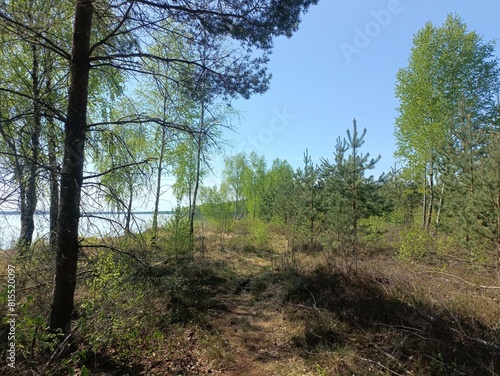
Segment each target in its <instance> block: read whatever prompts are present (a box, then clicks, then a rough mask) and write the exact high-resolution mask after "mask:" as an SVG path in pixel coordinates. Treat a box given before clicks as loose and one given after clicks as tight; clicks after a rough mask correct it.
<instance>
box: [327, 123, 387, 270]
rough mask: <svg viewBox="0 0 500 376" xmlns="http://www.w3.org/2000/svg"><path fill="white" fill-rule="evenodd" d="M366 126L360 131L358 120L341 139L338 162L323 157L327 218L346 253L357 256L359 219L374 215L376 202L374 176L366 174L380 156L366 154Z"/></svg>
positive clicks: (340, 248) (339, 244)
mask: <svg viewBox="0 0 500 376" xmlns="http://www.w3.org/2000/svg"><path fill="white" fill-rule="evenodd" d="M365 134H366V129H364V130H363V132H362V133H361V134H359V133H358V129H357V125H356V120H354V122H353V129H352V132H351V131H350V130H347V140H346V139H341V138H340V137H339V138H338V139H337V143H336V145H335V151H334V157H335V159H334V162H330V161H329V160H327V159H322V161H321V162H322V166H321V180H322V182H323V186H324V188H323V197H322V199H323V200H324V202H325V203H326V206H325V210H326V221H327V223H328V225H329V228H330V229H331V231H332V232H333V234H334V239H332V240H333V241H334V242H335V243H336V244H337V245H338V246H339V250H340V251H341V252H342V253H343V254H344V255H346V256H347V255H350V256H354V262H355V263H356V260H357V251H358V248H359V240H360V239H359V234H360V230H361V229H360V227H359V222H360V220H361V219H362V218H364V217H367V216H370V215H371V213H370V210H369V209H370V203H371V202H373V200H374V198H375V196H374V195H373V189H372V188H373V187H374V185H373V184H372V183H373V179H372V178H371V177H368V178H367V177H366V176H365V173H366V171H367V170H369V169H372V168H373V167H374V166H375V164H376V163H377V162H378V161H379V159H380V156H378V157H377V158H375V159H370V155H369V154H362V153H361V152H360V150H359V149H360V148H361V147H362V146H363V144H364V137H365Z"/></svg>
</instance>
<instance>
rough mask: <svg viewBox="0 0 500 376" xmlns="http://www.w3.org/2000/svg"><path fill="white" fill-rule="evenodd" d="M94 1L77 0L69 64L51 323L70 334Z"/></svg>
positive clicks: (52, 325) (55, 328) (55, 329)
mask: <svg viewBox="0 0 500 376" xmlns="http://www.w3.org/2000/svg"><path fill="white" fill-rule="evenodd" d="M92 13H93V1H92V0H77V2H76V11H75V22H74V30H73V47H72V50H73V51H72V57H71V65H70V87H69V97H68V112H67V118H66V123H65V129H64V136H65V137H64V159H63V163H62V173H61V196H60V209H59V222H58V231H57V256H56V275H55V281H54V292H53V300H52V306H51V311H50V317H49V326H50V328H51V329H52V330H53V331H62V333H64V334H65V335H68V334H70V333H71V314H72V312H73V308H74V294H75V287H76V271H77V263H78V249H79V246H78V222H79V219H80V198H81V187H82V182H83V160H84V149H85V137H86V132H87V101H88V86H89V72H90V61H89V47H90V32H91V28H92Z"/></svg>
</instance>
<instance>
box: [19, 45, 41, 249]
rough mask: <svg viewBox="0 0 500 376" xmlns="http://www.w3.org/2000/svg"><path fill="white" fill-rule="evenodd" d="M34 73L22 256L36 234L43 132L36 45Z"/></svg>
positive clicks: (34, 48) (32, 76)
mask: <svg viewBox="0 0 500 376" xmlns="http://www.w3.org/2000/svg"><path fill="white" fill-rule="evenodd" d="M31 53H32V59H33V60H32V63H33V66H32V71H31V84H32V91H33V128H32V130H31V140H30V146H31V155H30V156H29V157H28V158H26V164H27V165H28V168H29V173H28V177H27V179H28V180H27V181H26V186H25V192H24V195H23V196H24V200H22V201H21V233H20V235H19V241H18V246H19V251H20V253H21V254H25V253H27V252H28V250H29V248H30V246H31V242H32V240H33V233H34V232H35V218H34V216H35V211H36V204H37V195H36V187H37V184H36V182H37V175H38V160H39V154H40V133H41V130H42V114H41V109H40V79H39V63H38V49H37V46H36V45H32V46H31Z"/></svg>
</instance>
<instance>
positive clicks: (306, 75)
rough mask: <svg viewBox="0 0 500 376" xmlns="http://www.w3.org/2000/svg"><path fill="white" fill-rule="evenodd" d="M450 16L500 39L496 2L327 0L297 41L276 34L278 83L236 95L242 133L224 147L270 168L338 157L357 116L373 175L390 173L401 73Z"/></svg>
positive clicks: (315, 10) (230, 136)
mask: <svg viewBox="0 0 500 376" xmlns="http://www.w3.org/2000/svg"><path fill="white" fill-rule="evenodd" d="M449 13H457V14H458V15H459V16H460V17H461V18H462V19H463V20H464V21H465V23H466V24H467V26H468V28H469V30H476V31H477V32H478V33H479V34H480V35H483V36H484V40H485V41H490V40H493V39H496V38H498V37H500V29H499V27H498V22H499V19H498V16H499V15H500V2H498V1H497V0H489V1H488V0H479V1H474V2H473V1H465V0H462V1H459V0H440V1H435V0H434V1H430V0H420V1H417V0H371V1H368V0H364V1H362V0H357V1H347V0H320V2H319V4H318V5H317V6H314V7H312V8H311V9H310V11H309V12H308V13H307V14H305V15H304V16H303V20H302V23H301V24H300V27H299V30H298V31H297V32H296V33H295V34H294V35H293V37H292V38H290V39H287V38H279V39H277V40H276V42H275V47H274V51H273V54H272V56H271V61H270V64H269V71H270V72H271V73H272V75H273V79H272V81H271V88H270V90H269V91H268V92H267V93H265V94H263V95H260V96H254V97H252V98H251V99H249V100H237V101H235V102H234V104H233V105H234V107H235V108H237V109H239V110H240V111H241V112H242V114H241V120H240V121H239V122H238V123H235V124H234V125H235V126H236V129H237V130H236V132H231V133H226V134H225V137H226V139H229V140H231V142H232V143H233V147H230V148H227V149H226V154H227V155H233V154H236V153H238V152H240V151H247V152H249V151H251V150H255V151H256V152H257V154H259V155H265V157H266V160H267V161H268V165H270V164H271V162H272V160H273V159H275V158H281V159H286V160H288V161H289V162H290V163H291V164H292V166H294V167H299V166H301V165H302V157H303V153H304V151H305V149H306V148H307V149H308V150H309V154H310V155H311V156H312V158H313V160H314V161H315V162H316V163H318V162H319V159H320V158H321V157H325V158H330V159H331V157H332V155H333V154H332V153H333V150H334V145H335V141H336V139H337V137H338V136H342V137H344V136H345V135H346V129H347V128H350V127H351V126H352V120H353V118H354V117H355V118H356V119H357V122H358V128H364V127H366V128H367V135H366V137H365V141H366V142H365V145H364V149H363V150H364V152H368V153H370V155H371V156H373V157H375V156H377V155H379V154H380V155H381V156H382V159H381V160H380V162H379V163H378V165H377V168H376V169H375V170H373V175H374V176H375V177H378V176H379V175H380V174H381V173H382V172H387V171H389V170H390V168H391V166H394V163H395V159H394V156H393V154H394V151H395V139H394V135H393V134H394V120H395V118H396V116H397V112H396V108H397V106H398V102H397V100H396V99H395V97H394V87H395V82H396V73H397V71H398V69H400V68H402V67H405V66H406V65H407V63H408V57H409V54H410V50H411V47H412V39H413V35H414V34H415V33H416V32H417V31H418V30H419V29H421V28H422V27H423V26H424V25H425V23H426V22H428V21H431V22H432V23H434V24H436V25H442V24H443V22H444V20H445V19H446V16H447V15H448V14H449ZM389 15H390V16H389ZM360 31H361V32H363V33H364V34H365V36H364V37H363V36H361V35H360V34H361V32H360ZM498 51H499V48H498V47H497V55H499V53H498ZM222 166H223V164H222V162H221V160H218V161H215V163H214V167H215V172H216V176H215V177H214V178H210V179H206V181H205V185H211V184H213V183H215V182H216V181H217V180H218V178H219V177H220V176H217V175H219V173H220V171H221V168H222Z"/></svg>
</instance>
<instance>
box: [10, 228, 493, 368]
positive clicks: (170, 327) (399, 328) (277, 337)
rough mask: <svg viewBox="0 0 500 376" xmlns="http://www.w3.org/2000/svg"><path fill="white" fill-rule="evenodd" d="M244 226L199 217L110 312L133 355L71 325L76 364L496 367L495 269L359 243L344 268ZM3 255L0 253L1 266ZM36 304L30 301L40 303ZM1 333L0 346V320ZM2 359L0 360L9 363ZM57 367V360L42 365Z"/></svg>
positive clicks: (38, 364) (33, 364)
mask: <svg viewBox="0 0 500 376" xmlns="http://www.w3.org/2000/svg"><path fill="white" fill-rule="evenodd" d="M243 230H244V229H239V233H238V234H232V235H227V234H223V236H222V235H221V234H218V233H216V232H211V231H210V229H208V230H207V231H206V232H205V233H204V235H203V236H204V238H203V239H202V240H203V243H204V252H198V253H196V254H195V255H194V257H191V258H189V259H177V260H176V259H174V258H171V257H166V258H165V257H160V258H159V260H161V262H156V263H155V264H154V265H152V266H151V271H153V272H154V273H155V274H156V279H155V280H154V281H152V280H151V279H150V278H149V277H148V276H144V277H143V279H142V280H141V279H140V278H139V277H137V285H135V286H136V287H135V289H136V290H137V291H140V292H141V293H144V294H145V298H144V300H143V303H144V304H146V306H145V307H143V308H141V310H136V309H128V310H123V311H119V312H115V313H116V314H118V315H120V314H122V315H124V316H123V317H121V319H122V320H123V321H124V323H126V322H128V321H127V320H130V321H129V322H130V327H131V328H132V327H133V326H134V324H133V323H134V322H136V321H137V320H139V319H138V317H139V316H140V320H141V321H140V323H141V325H142V327H139V328H140V330H139V331H138V333H137V336H138V337H136V338H135V339H133V340H132V342H130V346H131V347H132V348H131V350H133V351H131V355H130V356H129V357H128V358H125V357H124V356H123V354H120V353H119V352H118V350H117V349H118V348H120V347H119V346H118V342H117V346H116V347H113V346H108V347H103V348H102V349H101V350H96V351H94V350H92V351H91V350H90V344H89V342H88V341H89V339H88V338H89V337H84V336H81V337H78V341H79V342H78V343H77V345H78V347H79V349H80V350H87V351H86V355H85V357H83V356H82V353H81V352H79V353H77V354H78V357H79V358H78V357H77V359H75V360H74V362H73V363H72V365H73V370H74V372H75V374H78V373H79V372H80V370H81V369H82V367H83V366H85V367H86V368H88V369H89V370H91V372H92V374H93V375H125V374H128V375H206V374H219V375H235V376H236V375H238V376H239V375H250V376H251V375H255V376H257V375H259V376H261V375H278V376H289V375H341V376H342V375H349V376H350V375H353V374H355V375H367V376H368V375H415V376H417V375H418V376H420V375H421V376H424V375H496V374H499V373H500V300H499V296H500V294H499V292H500V290H499V288H498V287H499V285H498V281H497V280H496V279H495V278H496V275H495V274H494V271H493V270H491V269H488V268H487V267H484V266H478V265H470V264H468V263H463V262H460V260H457V259H456V257H452V256H444V255H440V256H439V257H437V256H435V257H434V258H431V259H427V260H425V262H423V261H422V262H418V263H417V262H415V263H408V262H405V261H401V260H398V259H397V258H395V257H394V256H395V251H394V250H393V249H390V248H388V249H381V248H380V249H378V250H370V249H369V248H367V249H366V250H365V251H364V252H363V253H362V255H361V256H360V259H359V263H358V269H357V272H356V273H355V272H353V271H352V270H351V271H349V272H348V271H347V270H346V269H345V268H344V267H343V266H344V265H345V262H344V261H345V260H342V259H339V258H337V257H336V256H334V255H332V254H331V253H329V252H327V251H321V250H318V251H317V252H309V253H303V252H292V253H289V252H284V249H285V245H286V241H285V238H284V236H283V234H274V235H272V236H271V237H270V240H269V244H268V246H267V247H266V248H265V249H258V248H256V247H255V246H253V247H249V246H248V247H247V246H245V245H248V244H246V243H245V236H248V233H247V232H245V231H243ZM199 241H201V238H200V239H199ZM229 245H231V246H229ZM250 245H251V244H250ZM197 249H201V248H200V247H197ZM90 255H91V256H92V253H90ZM91 256H89V257H91ZM10 261H11V259H8V260H7V261H5V260H0V267H2V266H3V265H2V263H5V262H10ZM85 262H88V264H86V265H87V266H86V267H90V265H92V262H91V260H85ZM138 275H139V276H140V273H139V271H138ZM82 278H83V277H82ZM85 278H87V277H85ZM23 283H24V282H23ZM25 283H28V282H25ZM78 291H79V292H78V296H77V300H78V304H81V303H82V302H85V301H87V300H88V299H89V298H90V297H89V294H88V291H87V290H86V288H85V284H83V283H79V290H78ZM40 294H42V295H43V296H40V297H37V298H36V300H37V301H38V302H45V303H46V302H47V301H49V296H48V295H49V294H50V292H49V291H48V289H47V290H40ZM126 294H128V295H126V296H123V301H124V303H123V304H125V303H126V301H127V299H132V298H133V291H127V292H126ZM20 299H22V298H21V297H20ZM120 300H122V299H120ZM40 304H41V303H39V304H38V305H37V306H36V307H37V310H38V311H39V312H38V313H41V314H46V307H45V308H43V307H42V306H41V305H40ZM120 304H121V303H120ZM132 308H133V307H132ZM116 309H120V306H119V305H116ZM127 315H130V317H127ZM141 315H142V316H141ZM78 319H79V318H78V317H75V322H77V321H78ZM93 319H94V320H105V318H104V317H101V318H99V317H97V316H96V317H94V318H93ZM134 320H135V321H134ZM97 324H99V325H102V327H103V328H104V327H106V326H105V325H106V322H105V321H102V322H100V323H96V327H98V326H99V325H97ZM0 336H1V340H0V344H1V346H4V342H5V337H6V332H5V326H2V330H1V331H0ZM116 340H120V338H117V339H116ZM121 346H123V344H122V345H121ZM2 350H3V348H2ZM48 356H50V354H43V353H40V354H39V355H38V356H37V357H35V358H32V359H29V358H26V359H22V358H20V359H19V361H20V362H21V363H20V364H19V368H18V370H17V371H18V372H17V373H15V372H11V373H10V374H17V375H25V374H33V372H35V373H36V372H37V371H40V370H41V369H43V366H44V364H45V363H46V362H47V357H48ZM4 361H5V359H3V358H2V360H1V361H0V372H2V374H8V373H6V372H7V371H8V369H7V368H6V367H5V363H4ZM4 371H5V372H4ZM67 371H68V366H67V365H66V366H65V365H64V364H63V362H61V364H59V365H57V367H56V366H54V367H52V368H51V372H52V374H67Z"/></svg>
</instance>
